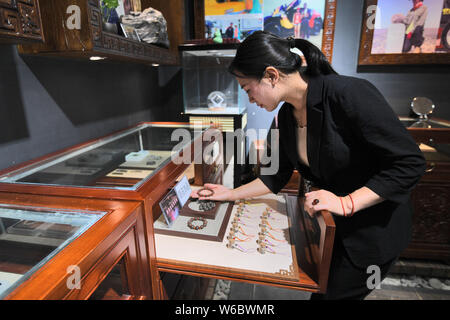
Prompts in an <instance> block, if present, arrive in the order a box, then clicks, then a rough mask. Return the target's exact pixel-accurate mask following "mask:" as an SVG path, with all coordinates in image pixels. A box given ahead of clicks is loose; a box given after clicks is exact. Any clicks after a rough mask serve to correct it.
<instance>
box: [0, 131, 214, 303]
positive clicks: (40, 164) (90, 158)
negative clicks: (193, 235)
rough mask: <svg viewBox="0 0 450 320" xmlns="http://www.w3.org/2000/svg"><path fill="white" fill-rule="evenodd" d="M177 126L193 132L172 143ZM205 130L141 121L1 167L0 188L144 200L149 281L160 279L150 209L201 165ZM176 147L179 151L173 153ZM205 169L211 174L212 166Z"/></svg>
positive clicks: (154, 288) (86, 197) (81, 196)
mask: <svg viewBox="0 0 450 320" xmlns="http://www.w3.org/2000/svg"><path fill="white" fill-rule="evenodd" d="M177 129H186V130H187V131H186V132H188V133H190V134H191V136H190V139H188V140H186V141H183V142H182V143H183V145H181V146H180V144H179V143H177V142H174V141H171V136H172V133H173V132H174V131H175V130H177ZM211 130H212V129H211ZM205 132H207V130H204V131H201V130H200V131H198V130H197V129H195V130H194V129H193V128H192V126H190V125H189V124H188V123H141V124H138V125H136V126H133V127H131V128H129V129H125V130H121V131H119V132H116V133H114V134H111V135H108V136H105V137H101V138H98V139H94V140H92V141H89V142H86V143H83V144H80V145H77V146H74V147H71V148H68V149H66V150H63V151H60V152H56V153H54V154H51V155H47V156H44V157H42V158H39V159H36V160H31V161H29V162H27V163H23V164H20V165H17V166H14V167H12V168H9V169H6V170H3V171H1V172H0V192H1V191H5V192H16V193H21V194H35V195H53V196H70V197H75V198H81V199H91V198H95V199H115V200H128V201H140V202H142V205H143V209H144V230H145V231H144V234H145V237H146V241H147V245H146V248H147V251H148V252H147V255H148V257H149V259H148V261H149V264H148V269H149V271H150V274H151V281H150V282H149V283H153V284H155V283H159V281H160V280H159V275H158V273H157V272H156V267H155V248H154V239H153V233H154V232H153V222H154V217H153V209H152V208H153V207H154V206H155V205H157V204H158V201H160V200H161V198H162V197H163V196H164V195H165V194H166V193H167V191H168V190H170V189H171V188H173V186H174V185H175V183H176V179H177V178H178V177H180V175H182V174H184V173H189V172H193V171H194V170H192V166H191V164H190V163H191V162H192V161H194V162H197V163H201V159H200V157H202V155H203V149H202V146H203V147H206V146H207V145H208V144H202V142H201V141H202V140H203V135H204V134H205ZM196 145H197V146H200V148H198V147H196ZM175 147H177V151H176V152H175V153H174V155H173V156H172V150H173V148H175ZM146 150H147V151H148V150H150V151H149V155H148V156H147V157H149V158H145V159H147V160H145V163H143V164H141V163H139V162H133V161H127V160H126V159H127V156H131V155H132V154H133V153H134V152H137V151H146ZM183 157H186V158H183ZM182 159H187V160H189V161H182ZM172 160H173V161H172ZM203 165H204V166H213V164H211V165H207V164H203ZM205 171H206V172H211V173H212V172H214V170H213V169H205ZM189 178H192V179H193V178H194V177H193V176H192V177H189ZM205 178H206V179H210V177H205ZM152 290H153V294H152V297H153V298H154V299H157V298H159V294H160V291H159V288H158V286H157V285H153V287H152Z"/></svg>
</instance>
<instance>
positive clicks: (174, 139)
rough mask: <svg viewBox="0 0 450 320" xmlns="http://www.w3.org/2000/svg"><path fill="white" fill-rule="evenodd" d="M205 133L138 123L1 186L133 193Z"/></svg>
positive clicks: (10, 175)
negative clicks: (32, 185)
mask: <svg viewBox="0 0 450 320" xmlns="http://www.w3.org/2000/svg"><path fill="white" fill-rule="evenodd" d="M204 129H205V128H198V127H194V126H191V125H189V124H171V123H168V124H154V123H152V124H148V123H144V124H140V125H138V126H136V127H134V128H131V129H128V130H125V131H122V132H119V133H117V134H113V135H110V136H107V137H105V138H101V139H98V140H95V141H94V142H92V143H88V144H84V145H82V146H81V147H78V148H71V149H70V150H69V151H66V152H62V153H58V154H57V155H55V156H51V157H48V158H46V159H44V160H41V161H38V162H33V163H32V164H30V165H27V166H25V167H21V168H20V169H17V170H13V171H9V172H7V173H6V174H3V175H0V183H14V184H37V185H52V186H75V187H85V188H93V187H95V188H109V189H111V188H113V189H121V190H136V189H137V188H139V186H141V185H142V184H143V183H145V181H147V180H148V179H150V178H151V177H152V176H153V175H154V174H156V173H157V172H158V171H159V170H160V169H161V168H162V167H164V166H165V165H166V164H167V163H169V162H170V161H171V160H172V159H174V158H175V157H176V156H177V155H179V154H180V151H181V150H182V149H183V148H185V147H186V146H188V145H189V144H191V142H192V141H193V140H195V139H196V138H197V137H199V136H200V135H201V133H202V132H203V131H204ZM202 130H203V131H202Z"/></svg>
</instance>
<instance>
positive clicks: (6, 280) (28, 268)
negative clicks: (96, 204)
mask: <svg viewBox="0 0 450 320" xmlns="http://www.w3.org/2000/svg"><path fill="white" fill-rule="evenodd" d="M105 214H106V212H97V211H74V210H54V209H49V208H36V207H28V206H15V205H4V204H0V299H3V298H4V297H6V296H7V295H8V294H9V293H10V292H12V291H13V290H14V289H15V288H17V287H18V286H19V285H20V284H22V283H23V282H24V281H26V280H27V279H29V278H30V276H31V275H33V274H34V273H35V272H36V271H37V270H39V269H40V268H41V267H42V266H44V265H45V264H46V263H47V262H48V261H49V260H50V259H52V258H53V257H54V256H55V255H56V254H57V253H58V252H60V251H61V250H62V249H64V248H65V247H67V246H68V245H69V244H70V243H72V242H73V241H74V240H75V239H77V238H79V237H80V236H81V235H82V234H83V233H84V232H85V231H86V230H88V229H89V228H90V227H91V226H92V225H94V224H95V223H96V222H97V221H98V220H100V219H101V218H102V217H103V216H104V215H105Z"/></svg>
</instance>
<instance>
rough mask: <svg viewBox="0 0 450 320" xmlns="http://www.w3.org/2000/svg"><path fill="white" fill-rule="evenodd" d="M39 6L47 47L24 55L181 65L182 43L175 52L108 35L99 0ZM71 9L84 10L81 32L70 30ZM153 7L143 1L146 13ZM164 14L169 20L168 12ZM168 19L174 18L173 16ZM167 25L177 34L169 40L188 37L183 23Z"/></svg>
mask: <svg viewBox="0 0 450 320" xmlns="http://www.w3.org/2000/svg"><path fill="white" fill-rule="evenodd" d="M0 1H1V0H0ZM30 1H37V0H30ZM160 2H163V1H152V2H151V7H153V8H155V9H157V10H160V9H159V8H158V4H159V3H160ZM171 4H172V3H171ZM39 5H40V8H41V17H42V25H43V30H44V37H45V40H46V41H45V44H26V45H20V46H19V53H20V54H24V55H35V54H39V55H45V56H58V57H67V58H81V59H89V58H91V57H93V56H98V57H104V58H107V59H111V60H122V61H123V60H125V61H130V62H137V63H145V64H161V65H175V64H177V63H178V55H177V53H176V52H177V47H178V44H179V43H173V42H171V48H172V49H166V48H162V47H159V46H156V45H152V44H147V43H144V42H138V41H135V40H132V39H129V38H125V37H123V36H120V35H117V34H112V33H108V32H105V31H104V30H103V26H102V15H101V9H100V7H99V1H98V0H58V1H42V0H41V1H40V3H39ZM71 5H77V6H78V7H79V8H80V13H81V17H80V18H81V24H80V27H81V28H80V29H72V30H71V29H69V28H68V27H67V24H66V21H67V19H69V17H70V14H68V13H66V12H67V8H68V7H69V6H71ZM149 6H150V5H149V4H148V3H147V2H146V1H143V5H142V8H143V9H144V8H147V7H149ZM173 7H174V8H172V10H178V9H180V10H184V2H183V1H181V0H176V1H174V2H173ZM160 11H161V12H162V13H163V15H164V17H166V14H165V12H164V11H162V10H160ZM168 16H169V17H170V13H169V14H168ZM166 19H167V18H166ZM167 22H168V32H169V34H170V32H171V31H172V30H173V32H174V34H175V36H172V37H171V36H169V39H170V38H173V39H174V41H177V39H181V38H183V37H184V33H183V32H182V30H183V27H182V25H181V23H182V21H172V20H169V19H168V20H167ZM173 48H174V49H173Z"/></svg>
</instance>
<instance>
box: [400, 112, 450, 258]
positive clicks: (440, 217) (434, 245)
mask: <svg viewBox="0 0 450 320" xmlns="http://www.w3.org/2000/svg"><path fill="white" fill-rule="evenodd" d="M401 120H402V121H403V122H404V123H405V125H407V126H408V131H409V132H410V133H411V135H412V136H413V137H414V139H415V140H416V142H417V143H420V147H421V150H422V152H423V154H424V156H425V159H426V161H427V169H426V172H425V174H424V175H423V177H422V179H421V180H420V182H419V183H418V184H417V186H416V187H415V189H414V191H413V192H412V201H413V206H414V218H413V232H412V239H411V243H410V245H409V246H408V248H407V249H406V250H405V251H404V252H403V253H402V257H405V258H414V259H431V260H440V261H445V262H447V263H449V262H450V210H449V206H450V121H446V120H440V119H432V120H429V121H427V122H417V119H405V118H401Z"/></svg>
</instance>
